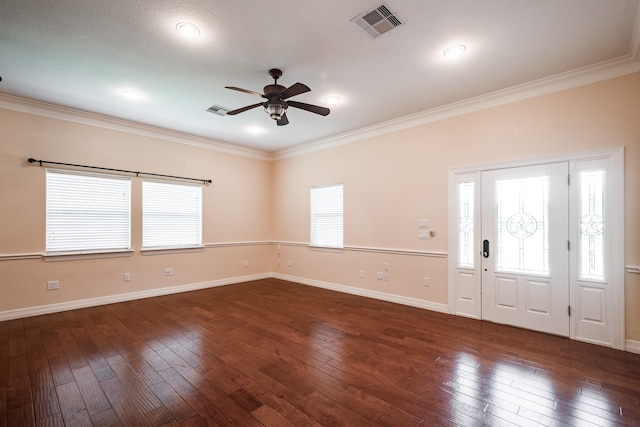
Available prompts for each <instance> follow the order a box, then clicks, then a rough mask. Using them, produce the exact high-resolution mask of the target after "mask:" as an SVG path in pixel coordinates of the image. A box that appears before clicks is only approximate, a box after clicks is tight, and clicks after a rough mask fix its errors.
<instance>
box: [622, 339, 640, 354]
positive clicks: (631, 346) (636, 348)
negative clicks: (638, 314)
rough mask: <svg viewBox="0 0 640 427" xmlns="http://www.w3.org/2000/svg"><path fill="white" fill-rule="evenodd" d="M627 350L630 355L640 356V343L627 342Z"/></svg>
mask: <svg viewBox="0 0 640 427" xmlns="http://www.w3.org/2000/svg"><path fill="white" fill-rule="evenodd" d="M625 344H626V345H625V350H627V351H628V352H629V353H636V354H640V341H634V340H627V342H626V343H625Z"/></svg>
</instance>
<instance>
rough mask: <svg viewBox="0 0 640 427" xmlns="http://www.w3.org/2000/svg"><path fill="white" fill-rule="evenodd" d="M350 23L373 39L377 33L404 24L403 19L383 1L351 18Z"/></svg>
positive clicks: (382, 32) (379, 33)
mask: <svg viewBox="0 0 640 427" xmlns="http://www.w3.org/2000/svg"><path fill="white" fill-rule="evenodd" d="M351 23H352V24H353V25H355V26H357V27H358V28H360V29H362V30H364V31H365V32H366V33H367V34H369V35H370V36H371V38H373V39H375V38H376V37H378V36H379V35H381V34H384V33H386V32H387V31H389V30H393V29H394V28H395V27H397V26H399V25H402V24H404V19H402V18H400V17H399V16H398V14H397V13H396V12H395V11H394V10H393V9H392V8H391V6H389V3H386V2H383V3H380V4H379V5H378V6H376V7H375V8H373V9H367V10H365V11H364V12H362V13H361V14H359V15H358V16H356V17H355V18H353V19H352V20H351Z"/></svg>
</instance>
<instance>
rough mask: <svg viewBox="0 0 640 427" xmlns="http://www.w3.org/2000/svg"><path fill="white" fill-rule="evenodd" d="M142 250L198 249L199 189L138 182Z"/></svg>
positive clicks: (193, 186) (200, 205) (200, 192)
mask: <svg viewBox="0 0 640 427" xmlns="http://www.w3.org/2000/svg"><path fill="white" fill-rule="evenodd" d="M142 229H143V231H142V247H143V248H146V249H149V248H182V247H197V246H201V245H202V186H201V185H194V184H186V183H176V182H167V181H152V180H144V181H142Z"/></svg>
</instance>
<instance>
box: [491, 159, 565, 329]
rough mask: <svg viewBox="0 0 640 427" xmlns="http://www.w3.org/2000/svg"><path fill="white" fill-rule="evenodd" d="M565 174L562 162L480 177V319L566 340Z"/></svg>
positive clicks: (504, 170)
mask: <svg viewBox="0 0 640 427" xmlns="http://www.w3.org/2000/svg"><path fill="white" fill-rule="evenodd" d="M567 175H568V164H567V163H555V164H548V165H540V166H530V167H522V168H512V169H501V170H495V171H487V172H483V173H482V240H483V241H486V242H487V246H488V248H486V247H485V246H484V245H483V259H482V318H483V319H486V320H490V321H494V322H497V323H505V324H510V325H514V326H519V327H523V328H529V329H535V330H539V331H543V332H549V333H553V334H558V335H564V336H568V335H569V315H568V306H569V276H568V265H569V258H568V256H569V254H568V248H567V242H568V184H567ZM486 249H488V250H486Z"/></svg>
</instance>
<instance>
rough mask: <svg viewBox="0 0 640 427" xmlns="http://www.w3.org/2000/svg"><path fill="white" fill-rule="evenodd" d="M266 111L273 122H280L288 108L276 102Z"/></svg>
mask: <svg viewBox="0 0 640 427" xmlns="http://www.w3.org/2000/svg"><path fill="white" fill-rule="evenodd" d="M264 110H265V111H266V112H267V114H268V115H269V117H271V118H272V119H273V120H280V119H282V115H283V114H284V112H285V110H286V108H285V107H284V105H282V104H281V103H279V102H274V103H270V104H268V105H267V106H266V107H265V109H264Z"/></svg>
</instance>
